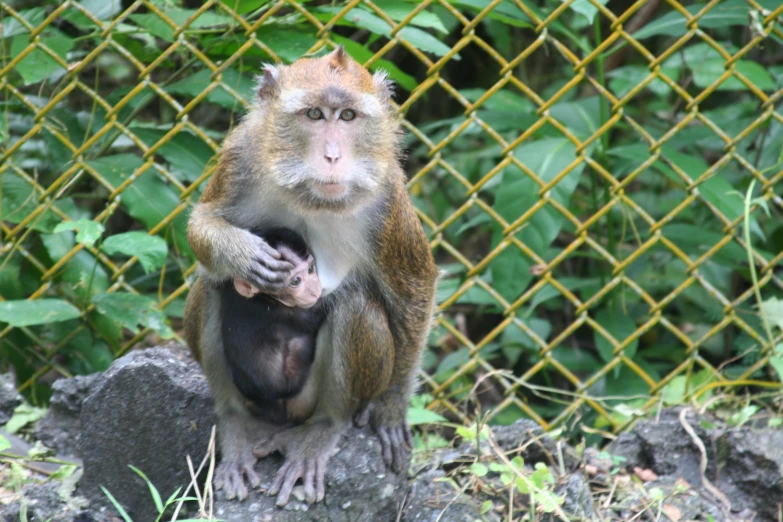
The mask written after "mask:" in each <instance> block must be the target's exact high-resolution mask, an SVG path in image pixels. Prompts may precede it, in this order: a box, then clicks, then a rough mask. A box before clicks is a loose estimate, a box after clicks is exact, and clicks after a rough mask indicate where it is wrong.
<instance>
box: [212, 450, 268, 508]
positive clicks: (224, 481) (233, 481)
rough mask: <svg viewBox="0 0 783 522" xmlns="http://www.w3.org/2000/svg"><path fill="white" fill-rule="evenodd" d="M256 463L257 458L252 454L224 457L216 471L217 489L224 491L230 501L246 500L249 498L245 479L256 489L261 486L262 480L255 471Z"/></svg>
mask: <svg viewBox="0 0 783 522" xmlns="http://www.w3.org/2000/svg"><path fill="white" fill-rule="evenodd" d="M255 463H256V458H255V456H253V454H252V453H250V452H247V453H244V452H239V453H237V454H234V455H224V456H223V459H222V461H221V462H220V465H219V466H218V467H217V470H216V471H215V487H216V488H217V489H222V490H223V491H224V492H225V493H226V498H228V499H229V500H231V499H233V498H238V499H239V500H245V499H246V498H247V486H245V479H246V478H247V482H249V483H250V486H251V487H254V488H257V487H258V486H259V485H260V484H261V479H259V478H258V475H256V472H255V471H253V465H254V464H255Z"/></svg>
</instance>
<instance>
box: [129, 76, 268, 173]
mask: <svg viewBox="0 0 783 522" xmlns="http://www.w3.org/2000/svg"><path fill="white" fill-rule="evenodd" d="M211 76H212V71H210V70H209V69H202V70H200V71H198V72H195V73H193V74H191V75H190V76H186V77H185V78H183V79H182V80H180V81H178V82H174V83H172V84H171V85H168V86H167V87H166V92H168V93H170V94H182V95H186V96H192V97H196V96H197V95H199V94H201V93H202V92H204V90H206V88H207V87H208V86H209V84H210V83H212V78H211ZM221 78H222V82H223V83H225V84H226V85H228V86H229V87H231V88H232V89H233V90H234V91H236V92H237V94H239V95H240V96H242V99H244V100H248V101H250V100H251V99H252V96H253V93H254V90H255V89H254V86H255V84H254V83H253V80H252V78H250V77H249V76H248V75H241V74H239V72H237V70H236V69H233V68H228V69H226V70H225V71H223V73H222V74H221ZM206 100H207V101H208V102H210V103H214V104H215V105H219V106H221V107H223V108H225V109H231V110H238V109H241V108H242V100H237V99H236V98H234V97H233V96H232V95H231V94H229V92H228V91H226V90H225V89H223V88H222V87H217V88H215V89H213V90H212V91H210V93H209V94H207V97H206ZM130 128H131V130H132V131H134V132H137V133H138V136H139V138H141V139H142V141H144V142H145V143H146V144H147V145H152V144H153V143H156V142H157V141H158V140H159V139H160V138H162V137H163V136H164V135H165V134H166V133H167V132H168V129H166V128H164V127H161V128H154V127H143V126H142V125H141V124H138V125H132V126H131V127H130ZM180 137H181V138H180ZM177 138H180V141H181V144H179V146H180V147H186V148H189V147H192V146H193V145H194V144H196V143H198V146H197V147H196V149H195V150H192V151H183V152H184V153H186V154H187V155H194V156H196V157H197V158H201V159H200V160H197V161H201V162H202V164H203V163H205V160H209V158H210V157H211V156H212V155H213V154H214V152H212V150H211V149H210V147H209V145H207V144H206V143H204V141H203V140H202V139H201V138H199V137H198V136H196V135H194V134H191V133H189V132H180V133H179V134H177V135H176V136H175V137H174V139H175V140H176V139H177ZM153 139H154V141H152V143H150V142H149V141H148V140H153ZM185 140H187V141H185ZM167 146H168V144H166V145H163V146H162V147H161V148H160V154H161V155H162V156H163V157H164V158H166V159H167V160H168V161H169V162H171V161H172V159H173V158H172V157H169V155H167V150H165V149H166V148H167ZM183 152H180V154H182V153H183ZM206 155H208V157H206V158H205V156H206ZM201 170H203V165H202V167H201ZM201 170H199V172H198V174H196V176H197V177H198V175H200V174H201ZM185 172H187V170H186V171H185ZM188 179H190V178H188ZM193 179H195V178H193ZM191 181H192V179H191Z"/></svg>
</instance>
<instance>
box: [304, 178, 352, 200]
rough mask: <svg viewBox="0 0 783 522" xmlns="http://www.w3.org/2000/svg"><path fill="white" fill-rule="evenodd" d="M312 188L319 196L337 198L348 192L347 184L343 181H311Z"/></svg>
mask: <svg viewBox="0 0 783 522" xmlns="http://www.w3.org/2000/svg"><path fill="white" fill-rule="evenodd" d="M313 189H314V190H315V191H316V192H317V193H318V194H319V195H321V196H325V197H327V198H330V199H337V198H340V197H342V196H344V195H345V194H346V193H347V192H348V185H346V184H345V183H336V182H321V181H316V182H314V183H313Z"/></svg>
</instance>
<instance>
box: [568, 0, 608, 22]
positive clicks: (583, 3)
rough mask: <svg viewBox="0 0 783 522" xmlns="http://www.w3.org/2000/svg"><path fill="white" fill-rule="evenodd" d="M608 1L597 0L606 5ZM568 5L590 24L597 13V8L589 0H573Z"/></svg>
mask: <svg viewBox="0 0 783 522" xmlns="http://www.w3.org/2000/svg"><path fill="white" fill-rule="evenodd" d="M563 1H565V0H563ZM608 2H609V0H598V3H599V4H601V5H606V4H607V3H608ZM569 7H570V8H571V9H573V10H574V11H576V12H577V13H579V14H581V15H582V16H584V17H585V18H587V21H588V22H589V23H591V24H592V23H593V20H594V19H595V15H596V14H598V8H597V7H596V6H594V5H593V4H592V2H590V0H575V1H574V2H573V3H572V4H571V5H570V6H569Z"/></svg>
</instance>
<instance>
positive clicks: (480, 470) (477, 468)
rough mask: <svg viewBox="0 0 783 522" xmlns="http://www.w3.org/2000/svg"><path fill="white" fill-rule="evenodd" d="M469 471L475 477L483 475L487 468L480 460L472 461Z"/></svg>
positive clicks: (487, 471) (487, 470)
mask: <svg viewBox="0 0 783 522" xmlns="http://www.w3.org/2000/svg"><path fill="white" fill-rule="evenodd" d="M470 472H471V473H473V474H474V475H476V476H477V477H483V476H484V475H486V474H487V473H489V469H487V466H486V465H485V464H482V463H481V462H474V463H473V465H472V466H470Z"/></svg>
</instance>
